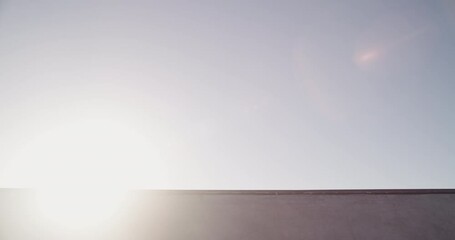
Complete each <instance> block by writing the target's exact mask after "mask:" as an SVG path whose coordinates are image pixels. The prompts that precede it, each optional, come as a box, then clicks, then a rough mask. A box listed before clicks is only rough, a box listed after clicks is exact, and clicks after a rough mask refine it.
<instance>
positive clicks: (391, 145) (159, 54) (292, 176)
mask: <svg viewBox="0 0 455 240" xmlns="http://www.w3.org/2000/svg"><path fill="white" fill-rule="evenodd" d="M454 90H455V3H454V2H453V1H450V0H447V1H427V0H422V1H419V0H412V1H411V0H409V1H403V0H382V1H361V0H359V1H351V0H344V1H339V0H330V1H316V0H315V1H305V0H301V1H281V0H280V1H278V0H274V1H266V0H260V1H259V0H257V1H253V0H251V1H244V0H241V1H240V0H229V1H211V0H210V1H209V0H207V1H199V0H193V1H69V0H68V1H46V0H41V1H21V0H14V1H2V2H0V187H42V186H102V187H105V186H122V187H125V186H126V187H139V188H183V189H184V188H192V189H332V188H333V189H335V188H455V174H454V172H455V152H454V151H455V108H454V107H453V105H454V103H455V94H454Z"/></svg>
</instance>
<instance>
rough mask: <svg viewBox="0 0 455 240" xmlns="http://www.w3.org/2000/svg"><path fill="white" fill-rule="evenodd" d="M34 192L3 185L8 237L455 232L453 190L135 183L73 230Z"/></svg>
mask: <svg viewBox="0 0 455 240" xmlns="http://www.w3.org/2000/svg"><path fill="white" fill-rule="evenodd" d="M32 198H33V193H32V191H26V190H0V238H1V239H82V238H83V239H182V240H191V239H195V240H196V239H197V240H200V239H210V240H216V239H236V240H238V239H249V240H251V239H253V240H254V239H257V240H266V239H307V240H326V239H337V240H344V239H346V240H347V239H349V240H364V239H368V240H375V239H378V240H379V239H381V240H382V239H384V240H402V239H410V240H411V239H412V240H420V239H447V240H449V239H450V240H453V239H455V193H451V192H450V191H447V192H446V193H441V192H439V193H438V192H434V193H429V192H419V191H415V192H405V193H403V192H399V191H397V192H394V191H392V192H380V191H378V192H374V191H373V192H367V191H354V192H352V191H346V192H343V191H341V192H340V191H333V192H332V191H320V192H318V191H309V192H308V191H307V192H305V191H302V192H296V191H294V192H292V191H288V192H286V191H277V192H274V191H270V192H267V191H262V192H255V191H135V192H131V193H130V194H129V197H128V203H127V204H126V205H125V206H124V207H123V208H122V209H121V210H119V212H118V213H117V215H115V216H114V217H113V220H112V222H111V223H110V227H109V228H104V229H97V230H93V229H92V230H87V229H78V230H74V229H73V230H71V231H57V230H55V229H52V228H51V227H49V226H44V225H43V224H42V223H41V222H40V219H39V217H38V216H36V214H34V211H33V209H32V208H31V207H30V206H31V205H30V199H32ZM75 207H77V206H75Z"/></svg>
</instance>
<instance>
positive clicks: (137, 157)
mask: <svg viewBox="0 0 455 240" xmlns="http://www.w3.org/2000/svg"><path fill="white" fill-rule="evenodd" d="M159 138H161V139H163V141H164V140H165V137H161V136H154V137H150V136H144V135H142V134H141V133H140V132H138V131H136V130H135V129H134V128H133V127H132V126H131V124H126V123H122V122H116V121H113V120H111V119H109V118H87V119H84V120H78V121H74V122H72V123H68V124H63V125H61V126H58V127H55V128H53V129H52V130H49V131H46V132H44V133H42V134H40V135H37V136H36V137H35V138H34V139H32V140H30V141H29V142H28V143H27V144H25V147H23V148H22V149H20V151H19V152H18V154H17V155H16V156H15V157H14V158H13V159H12V161H10V163H11V164H10V165H9V166H8V167H7V169H6V171H5V174H4V175H3V176H2V177H3V179H2V182H3V184H4V185H8V186H10V187H31V188H87V187H97V188H105V187H116V188H130V187H135V186H139V185H141V184H142V185H143V184H144V183H149V182H152V181H154V180H156V181H157V182H159V181H160V180H159V179H162V178H163V177H165V175H164V173H165V172H166V171H164V169H165V168H166V166H165V165H164V164H163V161H161V159H162V158H161V154H160V150H161V149H160V144H159V143H157V142H155V141H156V139H159Z"/></svg>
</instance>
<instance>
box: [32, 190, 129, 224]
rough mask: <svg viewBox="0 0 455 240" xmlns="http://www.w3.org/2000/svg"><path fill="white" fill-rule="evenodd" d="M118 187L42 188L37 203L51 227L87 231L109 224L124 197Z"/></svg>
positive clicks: (43, 218) (38, 208) (38, 191)
mask: <svg viewBox="0 0 455 240" xmlns="http://www.w3.org/2000/svg"><path fill="white" fill-rule="evenodd" d="M125 196H126V192H125V191H122V190H119V189H106V188H104V189H95V188H92V189H87V188H84V189H82V188H79V189H74V188H73V189H39V190H37V191H36V206H37V210H38V213H39V216H40V217H41V219H40V220H41V222H42V224H43V225H44V226H46V227H50V228H51V229H54V228H55V229H57V230H58V229H60V230H63V231H67V230H80V229H83V230H85V231H88V230H90V229H92V228H95V229H99V228H100V227H106V226H108V225H109V223H111V221H112V220H114V218H115V215H116V214H117V213H118V212H119V211H120V210H121V207H122V203H124V201H125Z"/></svg>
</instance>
